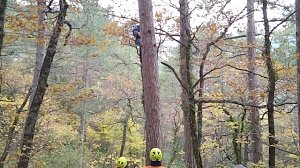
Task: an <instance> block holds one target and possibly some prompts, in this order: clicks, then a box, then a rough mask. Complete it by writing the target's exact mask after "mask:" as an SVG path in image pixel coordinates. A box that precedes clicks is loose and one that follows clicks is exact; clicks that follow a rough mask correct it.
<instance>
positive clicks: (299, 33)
mask: <svg viewBox="0 0 300 168" xmlns="http://www.w3.org/2000/svg"><path fill="white" fill-rule="evenodd" d="M295 10H296V49H297V50H296V58H297V104H298V138H299V142H298V145H299V146H300V108H299V107H300V1H299V0H295Z"/></svg>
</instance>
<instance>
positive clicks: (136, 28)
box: [132, 25, 142, 46]
mask: <svg viewBox="0 0 300 168" xmlns="http://www.w3.org/2000/svg"><path fill="white" fill-rule="evenodd" d="M140 31H141V30H140V25H135V26H134V27H133V28H132V34H133V37H134V41H135V45H137V46H141V44H142V43H141V35H140Z"/></svg>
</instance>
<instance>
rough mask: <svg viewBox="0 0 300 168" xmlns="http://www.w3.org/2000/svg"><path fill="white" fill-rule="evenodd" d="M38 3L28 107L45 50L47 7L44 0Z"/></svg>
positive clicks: (38, 0) (39, 0)
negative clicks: (37, 22)
mask: <svg viewBox="0 0 300 168" xmlns="http://www.w3.org/2000/svg"><path fill="white" fill-rule="evenodd" d="M37 4H38V15H39V24H38V26H39V27H38V34H37V37H36V59H35V68H34V74H33V80H32V91H31V96H30V101H29V107H30V105H31V103H32V99H33V95H34V94H35V90H36V86H37V82H38V79H39V75H40V71H41V68H42V65H43V61H44V58H45V54H46V53H45V50H46V45H45V44H46V42H45V30H46V28H45V19H46V12H45V10H46V9H47V6H46V1H45V0H37Z"/></svg>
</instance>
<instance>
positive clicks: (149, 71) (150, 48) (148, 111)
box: [138, 0, 162, 164]
mask: <svg viewBox="0 0 300 168" xmlns="http://www.w3.org/2000/svg"><path fill="white" fill-rule="evenodd" d="M138 5H139V17H140V27H141V39H142V53H141V54H142V79H143V81H142V82H143V89H144V111H145V117H146V121H145V130H146V163H147V164H150V158H149V157H148V155H149V152H150V150H151V149H152V148H153V147H158V148H160V147H161V144H162V132H161V111H160V104H159V80H158V56H157V52H156V51H157V50H156V42H155V32H154V23H153V22H154V21H153V11H152V0H139V1H138Z"/></svg>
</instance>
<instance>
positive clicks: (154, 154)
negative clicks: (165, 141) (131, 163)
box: [149, 148, 162, 161]
mask: <svg viewBox="0 0 300 168" xmlns="http://www.w3.org/2000/svg"><path fill="white" fill-rule="evenodd" d="M149 157H150V159H151V160H152V161H161V159H162V153H161V150H160V149H158V148H152V149H151V151H150V154H149Z"/></svg>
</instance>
